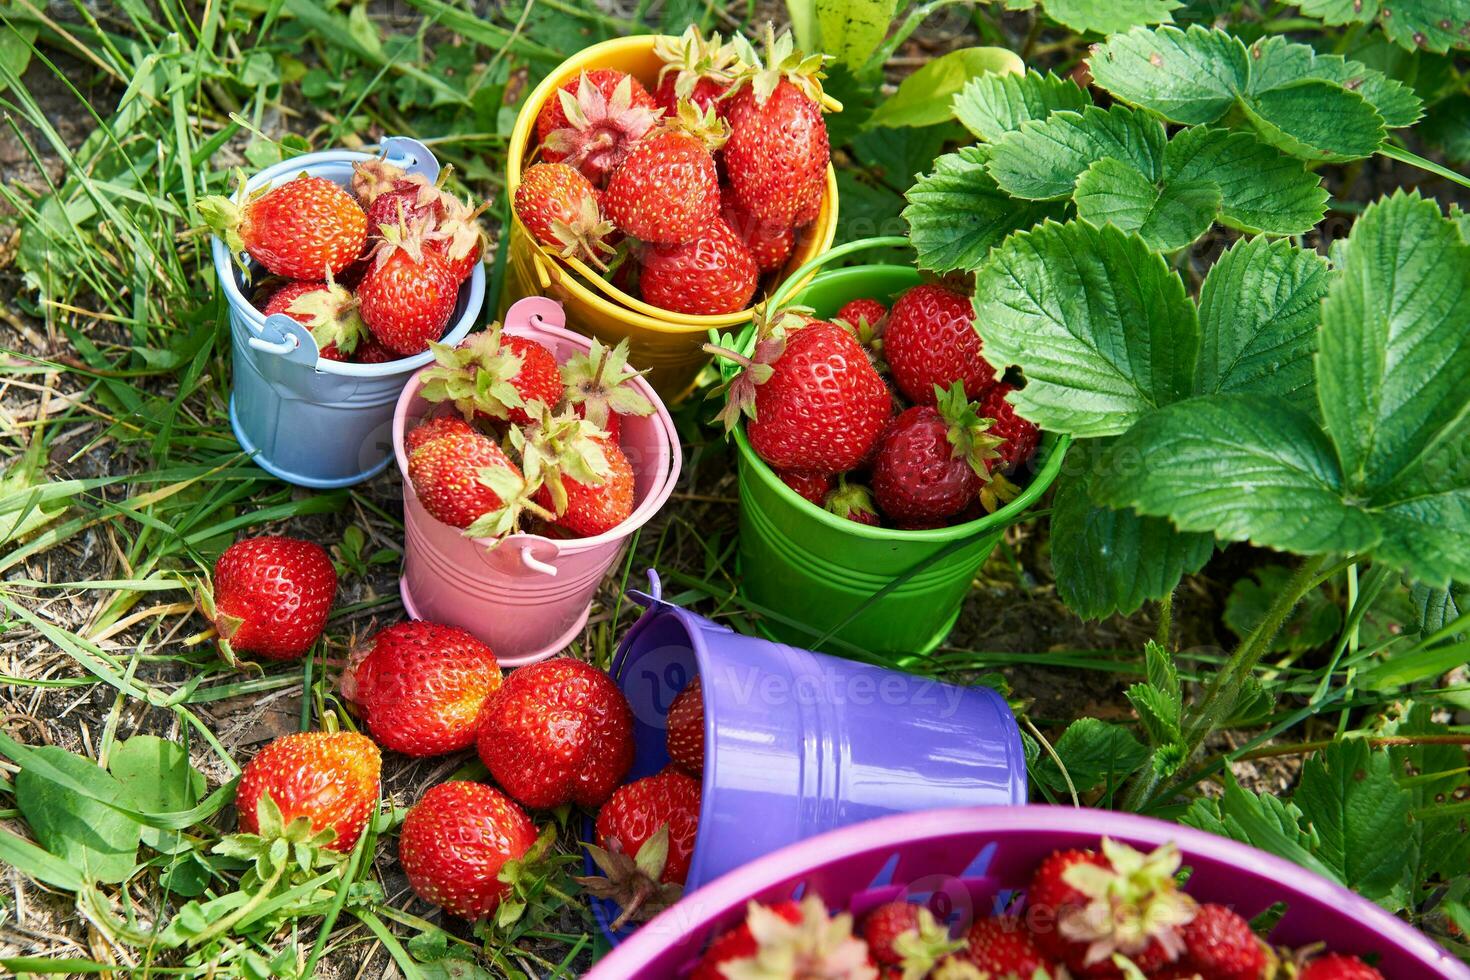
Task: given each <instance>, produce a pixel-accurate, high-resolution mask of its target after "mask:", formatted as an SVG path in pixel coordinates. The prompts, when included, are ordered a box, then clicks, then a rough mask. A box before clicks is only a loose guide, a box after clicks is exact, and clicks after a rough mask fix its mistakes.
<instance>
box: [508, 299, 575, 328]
mask: <svg viewBox="0 0 1470 980" xmlns="http://www.w3.org/2000/svg"><path fill="white" fill-rule="evenodd" d="M566 325H567V314H566V311H565V310H563V309H562V308H561V304H560V303H558V302H557V301H556V300H554V299H547V298H546V297H545V296H527V297H526V298H525V299H518V300H516V301H515V302H514V303H512V304H511V307H510V309H508V310H506V311H505V326H506V327H507V328H515V329H521V330H526V329H532V328H535V327H565V326H566Z"/></svg>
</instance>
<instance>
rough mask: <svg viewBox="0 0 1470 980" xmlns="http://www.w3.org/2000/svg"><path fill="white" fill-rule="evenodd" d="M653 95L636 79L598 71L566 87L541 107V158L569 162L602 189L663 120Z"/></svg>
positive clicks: (538, 127) (608, 70) (613, 71)
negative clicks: (626, 158)
mask: <svg viewBox="0 0 1470 980" xmlns="http://www.w3.org/2000/svg"><path fill="white" fill-rule="evenodd" d="M658 116H659V111H658V108H657V107H656V106H655V105H654V104H653V96H651V95H649V94H648V90H647V89H646V88H644V87H643V84H642V83H641V82H639V81H638V79H636V78H634V77H633V76H632V75H627V74H624V73H623V72H620V71H617V70H616V69H612V68H594V69H593V70H591V71H588V72H583V73H582V74H581V75H580V76H578V77H577V78H575V79H573V80H571V81H569V82H567V83H566V84H564V85H563V86H562V87H561V88H560V89H558V90H557V92H556V93H555V94H554V95H553V97H552V98H550V99H547V100H546V103H545V105H543V106H542V107H541V114H540V115H538V116H537V117H536V134H537V137H538V138H539V139H540V140H541V159H543V160H545V161H546V162H547V163H568V164H570V165H571V166H573V167H576V168H577V169H578V170H580V171H581V172H582V174H583V175H584V176H586V178H587V179H588V180H590V181H592V183H593V184H595V185H597V186H599V187H600V186H602V185H603V184H604V183H606V181H607V178H608V175H609V174H611V173H612V172H613V170H614V169H615V168H616V167H617V166H618V164H620V163H622V162H623V158H624V157H626V156H627V155H628V151H629V150H630V149H632V147H633V145H634V144H635V143H637V142H638V141H639V140H640V139H642V138H643V136H644V134H645V133H647V132H648V131H649V130H650V129H652V128H653V124H654V123H655V122H657V121H658Z"/></svg>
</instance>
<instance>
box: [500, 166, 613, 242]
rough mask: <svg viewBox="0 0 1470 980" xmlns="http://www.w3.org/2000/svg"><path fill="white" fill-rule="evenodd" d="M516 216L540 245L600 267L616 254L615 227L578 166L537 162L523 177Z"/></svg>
mask: <svg viewBox="0 0 1470 980" xmlns="http://www.w3.org/2000/svg"><path fill="white" fill-rule="evenodd" d="M515 208H516V215H517V216H518V217H519V218H520V219H521V222H522V223H523V224H524V225H525V226H526V230H527V231H529V232H530V233H531V237H532V238H534V239H535V240H536V241H537V242H538V243H539V244H542V245H545V246H546V247H547V248H550V249H552V250H553V251H555V252H556V253H557V254H558V255H561V256H562V257H564V258H578V259H581V260H583V261H584V262H589V263H591V264H593V265H595V266H597V267H598V268H605V266H604V265H603V262H604V259H605V258H606V257H607V256H609V255H611V254H612V253H613V249H612V247H611V246H610V245H608V243H607V238H608V236H609V235H611V234H612V232H613V226H612V222H610V221H606V220H604V219H603V217H602V210H601V206H600V204H599V201H598V194H597V190H596V188H594V187H593V186H592V183H591V181H589V180H588V179H587V178H586V177H583V176H582V174H581V172H580V171H578V170H577V169H576V168H575V167H570V166H568V165H567V164H565V163H538V164H535V165H534V166H531V167H528V168H527V169H526V171H525V173H523V174H521V183H520V185H519V186H518V187H517V188H516V199H515Z"/></svg>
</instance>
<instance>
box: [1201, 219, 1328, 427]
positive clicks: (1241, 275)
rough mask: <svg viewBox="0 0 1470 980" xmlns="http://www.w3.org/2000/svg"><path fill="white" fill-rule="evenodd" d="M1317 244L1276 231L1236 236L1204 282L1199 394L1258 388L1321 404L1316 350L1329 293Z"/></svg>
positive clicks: (1302, 404)
mask: <svg viewBox="0 0 1470 980" xmlns="http://www.w3.org/2000/svg"><path fill="white" fill-rule="evenodd" d="M1327 283H1328V266H1327V262H1326V260H1325V259H1323V258H1322V257H1321V256H1319V255H1318V254H1317V253H1316V252H1312V251H1308V250H1306V249H1302V248H1298V247H1296V246H1295V245H1292V244H1291V243H1290V242H1288V241H1286V240H1284V239H1279V240H1277V241H1268V240H1267V239H1264V238H1254V239H1249V240H1245V239H1242V240H1241V241H1238V242H1236V243H1235V244H1234V245H1233V246H1231V248H1230V249H1229V251H1227V252H1226V253H1225V254H1224V255H1223V256H1221V257H1220V259H1219V261H1217V262H1216V263H1215V264H1214V265H1213V266H1212V267H1211V268H1210V271H1209V273H1208V274H1207V275H1206V276H1205V281H1204V285H1203V286H1201V287H1200V295H1199V320H1200V336H1201V342H1200V358H1199V374H1198V376H1197V379H1196V383H1195V390H1196V391H1197V392H1198V393H1200V394H1214V393H1216V392H1237V391H1253V392H1260V393H1262V394H1269V395H1279V396H1281V397H1282V398H1285V399H1286V400H1287V401H1289V402H1291V403H1292V404H1293V405H1295V406H1296V407H1298V408H1301V409H1303V410H1306V411H1311V410H1313V409H1315V407H1316V389H1315V387H1314V381H1313V371H1312V355H1313V353H1314V352H1315V348H1316V343H1317V321H1318V318H1319V316H1320V312H1321V306H1322V298H1323V297H1324V296H1325V295H1326V294H1327Z"/></svg>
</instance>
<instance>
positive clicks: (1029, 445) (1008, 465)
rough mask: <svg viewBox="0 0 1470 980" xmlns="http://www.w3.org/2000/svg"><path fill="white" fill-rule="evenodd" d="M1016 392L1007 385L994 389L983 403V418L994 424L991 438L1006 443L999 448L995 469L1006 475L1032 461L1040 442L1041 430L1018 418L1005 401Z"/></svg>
mask: <svg viewBox="0 0 1470 980" xmlns="http://www.w3.org/2000/svg"><path fill="white" fill-rule="evenodd" d="M1015 390H1016V389H1015V388H1013V387H1012V386H1011V385H1008V384H995V385H992V386H991V388H990V389H989V390H988V391H986V392H985V397H984V398H983V399H982V400H981V402H980V414H981V415H982V416H984V417H985V418H988V419H993V420H994V421H992V422H991V423H990V434H991V435H993V436H999V437H1000V438H1001V439H1003V440H1005V441H1004V442H1002V443H1001V444H1000V445H999V446H997V447H996V449H997V450H999V452H1000V460H999V461H998V462H997V463H996V468H997V469H1000V470H1002V471H1004V472H1006V473H1009V472H1011V471H1012V470H1014V469H1015V468H1016V467H1017V466H1019V465H1021V464H1022V463H1024V462H1026V461H1027V460H1028V459H1030V458H1031V456H1032V454H1033V453H1035V452H1036V444H1037V443H1038V442H1040V441H1041V430H1040V429H1038V428H1037V427H1036V424H1035V423H1034V422H1028V421H1026V420H1025V419H1023V418H1021V416H1019V415H1017V414H1016V410H1015V408H1013V407H1012V406H1011V403H1010V402H1008V401H1006V395H1008V394H1010V393H1011V392H1013V391H1015Z"/></svg>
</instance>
